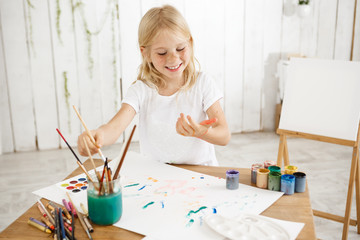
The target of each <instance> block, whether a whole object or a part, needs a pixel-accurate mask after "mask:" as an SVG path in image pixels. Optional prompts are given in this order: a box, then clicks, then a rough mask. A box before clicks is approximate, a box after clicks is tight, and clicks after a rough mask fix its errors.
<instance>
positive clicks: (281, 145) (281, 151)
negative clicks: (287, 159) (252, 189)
mask: <svg viewBox="0 0 360 240" xmlns="http://www.w3.org/2000/svg"><path fill="white" fill-rule="evenodd" d="M284 139H285V135H284V134H280V141H279V150H278V158H277V164H276V165H277V166H279V167H281V166H282V160H283V157H284V149H285V145H284V143H285V142H284Z"/></svg>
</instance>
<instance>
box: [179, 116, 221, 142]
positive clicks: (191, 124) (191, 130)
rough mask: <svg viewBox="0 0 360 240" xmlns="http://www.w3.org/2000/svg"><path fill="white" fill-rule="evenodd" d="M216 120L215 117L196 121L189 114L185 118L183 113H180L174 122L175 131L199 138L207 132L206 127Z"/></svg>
mask: <svg viewBox="0 0 360 240" xmlns="http://www.w3.org/2000/svg"><path fill="white" fill-rule="evenodd" d="M216 121H217V119H216V118H214V119H210V120H205V121H203V122H201V123H196V122H195V121H194V120H193V119H192V118H191V117H190V116H187V117H186V118H185V115H184V114H183V113H181V114H180V117H179V118H178V120H177V122H176V132H177V133H179V134H181V135H183V136H187V137H197V138H200V137H202V136H204V135H205V134H206V133H207V132H208V129H209V128H210V127H211V126H212V125H213V124H214V123H216Z"/></svg>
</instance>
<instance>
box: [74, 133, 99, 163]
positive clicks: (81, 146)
mask: <svg viewBox="0 0 360 240" xmlns="http://www.w3.org/2000/svg"><path fill="white" fill-rule="evenodd" d="M90 132H91V135H92V136H93V138H94V139H95V144H94V142H93V141H92V140H91V139H90V137H89V136H88V134H87V132H83V133H82V134H81V135H80V136H79V137H78V141H77V145H78V152H79V153H80V155H81V156H86V157H87V156H89V154H88V150H87V148H86V145H87V146H88V148H89V151H90V154H91V155H93V154H95V153H97V152H98V150H99V148H101V146H102V145H103V142H104V133H103V131H102V130H101V129H96V130H91V131H90ZM85 142H86V145H85Z"/></svg>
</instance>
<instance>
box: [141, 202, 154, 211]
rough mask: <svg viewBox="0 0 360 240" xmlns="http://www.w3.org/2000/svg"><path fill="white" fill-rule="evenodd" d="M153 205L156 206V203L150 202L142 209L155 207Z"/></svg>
mask: <svg viewBox="0 0 360 240" xmlns="http://www.w3.org/2000/svg"><path fill="white" fill-rule="evenodd" d="M153 204H154V202H149V203H148V204H146V205H145V206H143V207H142V208H143V209H145V208H147V207H148V206H150V205H153Z"/></svg>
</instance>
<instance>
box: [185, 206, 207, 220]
mask: <svg viewBox="0 0 360 240" xmlns="http://www.w3.org/2000/svg"><path fill="white" fill-rule="evenodd" d="M206 208H207V207H205V206H202V207H200V208H199V209H198V210H196V211H194V210H190V211H189V213H188V214H187V217H190V216H191V214H196V213H198V212H200V211H201V210H203V209H206Z"/></svg>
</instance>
